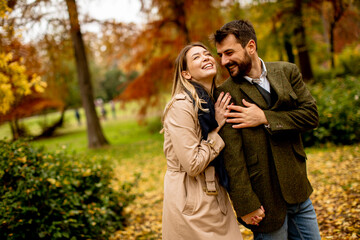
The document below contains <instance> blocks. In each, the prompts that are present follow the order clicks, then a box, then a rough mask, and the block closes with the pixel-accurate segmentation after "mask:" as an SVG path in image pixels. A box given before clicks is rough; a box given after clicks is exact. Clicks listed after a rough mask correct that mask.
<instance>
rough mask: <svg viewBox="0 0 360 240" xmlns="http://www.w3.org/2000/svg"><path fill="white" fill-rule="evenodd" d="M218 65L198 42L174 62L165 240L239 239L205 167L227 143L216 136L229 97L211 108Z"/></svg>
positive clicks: (167, 122)
mask: <svg viewBox="0 0 360 240" xmlns="http://www.w3.org/2000/svg"><path fill="white" fill-rule="evenodd" d="M215 76H216V64H215V59H214V58H213V57H212V55H211V54H210V52H209V51H208V50H207V48H206V47H205V46H204V45H202V44H201V43H195V44H190V45H188V46H186V47H185V48H184V49H183V50H182V51H181V52H180V54H179V56H178V57H177V59H176V63H175V76H174V83H173V90H172V100H171V101H170V102H169V103H168V105H167V106H166V108H165V111H164V115H163V125H164V129H163V130H164V152H165V156H166V159H167V171H166V174H165V178H164V206H163V219H162V221H163V230H162V233H163V239H166V240H176V239H187V240H191V239H196V240H201V239H206V240H208V239H211V240H216V239H224V240H235V239H242V236H241V233H240V230H239V226H238V224H237V221H236V218H235V215H234V212H233V210H232V207H231V204H230V202H229V199H228V197H227V193H226V191H225V189H224V188H223V187H221V186H220V185H219V183H218V178H217V177H216V176H215V169H214V167H213V166H209V164H210V163H211V162H212V161H213V160H214V159H215V158H216V157H217V156H218V154H219V153H220V151H221V150H222V149H223V148H224V146H225V144H224V142H223V141H222V139H221V138H220V136H219V135H218V131H219V130H220V128H221V127H222V126H223V125H224V123H225V118H224V113H225V112H226V107H227V106H228V105H229V102H230V98H231V97H230V95H229V94H224V93H221V94H220V96H219V98H218V99H217V101H216V103H215V106H214V103H213V102H212V98H211V95H212V92H213V90H214V87H215Z"/></svg>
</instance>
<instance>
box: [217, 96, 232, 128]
mask: <svg viewBox="0 0 360 240" xmlns="http://www.w3.org/2000/svg"><path fill="white" fill-rule="evenodd" d="M230 100H231V96H230V94H229V93H226V94H224V92H221V93H220V95H219V97H218V99H217V101H216V103H215V119H216V121H217V123H218V125H219V127H218V128H217V129H216V130H217V131H219V130H220V129H221V127H222V126H224V124H225V121H226V117H225V116H224V114H225V113H228V112H230V110H228V109H227V106H228V105H229V103H230Z"/></svg>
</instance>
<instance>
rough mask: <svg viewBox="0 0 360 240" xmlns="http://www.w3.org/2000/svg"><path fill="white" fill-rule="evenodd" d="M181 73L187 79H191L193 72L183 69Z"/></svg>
mask: <svg viewBox="0 0 360 240" xmlns="http://www.w3.org/2000/svg"><path fill="white" fill-rule="evenodd" d="M181 75H182V76H183V77H184V78H185V79H187V80H190V79H191V74H190V73H189V72H188V71H182V72H181Z"/></svg>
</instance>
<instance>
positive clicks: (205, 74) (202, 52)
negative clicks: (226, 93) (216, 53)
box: [183, 46, 216, 82]
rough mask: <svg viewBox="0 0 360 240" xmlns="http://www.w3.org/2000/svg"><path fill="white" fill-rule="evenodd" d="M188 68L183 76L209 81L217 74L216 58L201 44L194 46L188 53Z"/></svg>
mask: <svg viewBox="0 0 360 240" xmlns="http://www.w3.org/2000/svg"><path fill="white" fill-rule="evenodd" d="M186 61H187V70H186V71H184V72H185V73H183V76H184V77H185V78H186V79H188V80H190V79H192V80H195V81H199V82H201V81H205V80H206V81H208V80H211V81H212V79H213V78H214V76H215V75H216V64H215V59H214V58H213V56H212V55H211V53H210V52H209V51H208V50H206V49H204V48H202V47H199V46H195V47H192V48H191V49H190V50H189V51H188V52H187V54H186Z"/></svg>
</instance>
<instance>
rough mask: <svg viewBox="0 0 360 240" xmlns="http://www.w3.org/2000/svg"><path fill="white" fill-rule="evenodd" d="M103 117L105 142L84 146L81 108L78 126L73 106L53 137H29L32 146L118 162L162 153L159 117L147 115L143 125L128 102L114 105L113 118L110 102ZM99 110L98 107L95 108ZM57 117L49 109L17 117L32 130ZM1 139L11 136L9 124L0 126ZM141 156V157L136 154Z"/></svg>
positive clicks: (85, 141) (84, 137)
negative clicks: (38, 138) (32, 139)
mask: <svg viewBox="0 0 360 240" xmlns="http://www.w3.org/2000/svg"><path fill="white" fill-rule="evenodd" d="M106 107H107V109H108V114H107V120H103V119H102V120H101V121H100V123H101V126H102V129H103V133H104V135H105V137H106V138H107V140H108V141H109V143H110V144H109V145H108V146H105V147H102V148H99V149H88V143H87V132H86V122H85V117H84V111H83V110H82V109H81V110H80V114H81V119H82V124H81V125H80V126H78V123H77V121H76V119H75V114H74V111H73V110H67V111H66V113H65V123H64V126H63V127H62V128H60V129H58V130H57V131H56V134H55V136H54V137H51V138H47V139H42V140H37V141H32V144H33V145H34V146H36V147H44V148H45V150H46V151H50V152H53V151H57V150H60V149H64V148H66V149H67V150H68V151H69V152H75V153H76V154H80V155H83V156H85V157H88V158H91V157H101V158H104V159H106V160H107V161H116V162H121V161H123V160H126V159H127V160H129V161H130V160H131V159H136V158H141V159H145V158H152V157H154V156H159V155H161V154H162V143H163V135H162V134H160V133H159V131H160V127H161V125H160V118H159V117H153V118H151V119H148V120H147V122H148V123H149V124H147V125H139V124H138V123H137V121H136V117H135V116H134V113H137V109H136V105H134V104H132V103H131V104H129V105H127V106H126V108H125V109H120V110H119V108H118V109H117V113H116V119H114V118H113V116H112V114H111V111H110V106H109V105H106ZM97 110H98V112H99V109H97ZM59 117H60V113H51V114H47V115H46V116H35V117H31V118H27V119H23V120H21V121H20V124H25V126H26V128H27V129H28V131H29V132H30V133H31V134H33V135H36V134H39V133H40V132H41V125H43V124H44V123H45V122H46V123H47V124H48V125H49V124H51V123H52V122H55V121H56V120H57V119H58V118H59ZM0 136H1V139H4V138H6V139H7V140H9V139H11V138H12V137H11V131H10V127H9V124H8V123H6V124H3V125H1V126H0ZM140 156H141V157H140Z"/></svg>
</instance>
